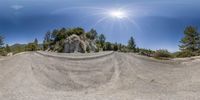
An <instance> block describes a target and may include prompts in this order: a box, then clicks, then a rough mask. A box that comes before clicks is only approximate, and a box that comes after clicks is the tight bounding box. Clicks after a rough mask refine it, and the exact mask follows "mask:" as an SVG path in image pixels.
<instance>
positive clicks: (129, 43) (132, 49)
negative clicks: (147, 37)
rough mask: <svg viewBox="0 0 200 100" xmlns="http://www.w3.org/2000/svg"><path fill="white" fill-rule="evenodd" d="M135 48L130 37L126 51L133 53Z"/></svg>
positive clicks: (133, 41)
mask: <svg viewBox="0 0 200 100" xmlns="http://www.w3.org/2000/svg"><path fill="white" fill-rule="evenodd" d="M135 47H136V44H135V40H134V38H133V37H131V38H130V40H129V41H128V49H129V51H135Z"/></svg>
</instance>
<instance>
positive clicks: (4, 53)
mask: <svg viewBox="0 0 200 100" xmlns="http://www.w3.org/2000/svg"><path fill="white" fill-rule="evenodd" d="M7 54H8V52H6V50H5V48H0V56H7Z"/></svg>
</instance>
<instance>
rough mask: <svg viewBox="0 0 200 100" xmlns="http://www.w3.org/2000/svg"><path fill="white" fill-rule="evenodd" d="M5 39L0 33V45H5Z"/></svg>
mask: <svg viewBox="0 0 200 100" xmlns="http://www.w3.org/2000/svg"><path fill="white" fill-rule="evenodd" d="M3 39H4V38H3V36H1V35H0V47H2V46H3V45H4V42H3Z"/></svg>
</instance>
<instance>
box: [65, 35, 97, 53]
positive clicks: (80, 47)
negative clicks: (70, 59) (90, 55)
mask: <svg viewBox="0 0 200 100" xmlns="http://www.w3.org/2000/svg"><path fill="white" fill-rule="evenodd" d="M96 49H97V47H96V44H95V41H93V40H89V39H84V38H81V37H80V36H78V35H75V34H73V35H71V36H69V37H68V38H66V39H65V41H64V51H63V52H65V53H77V52H80V53H85V52H88V50H89V51H90V52H95V51H96Z"/></svg>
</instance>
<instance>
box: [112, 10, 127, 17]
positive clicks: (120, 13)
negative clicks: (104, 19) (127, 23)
mask: <svg viewBox="0 0 200 100" xmlns="http://www.w3.org/2000/svg"><path fill="white" fill-rule="evenodd" d="M109 14H110V16H112V17H114V18H118V19H123V18H125V17H127V15H126V13H125V12H124V11H121V10H114V11H110V12H109Z"/></svg>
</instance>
